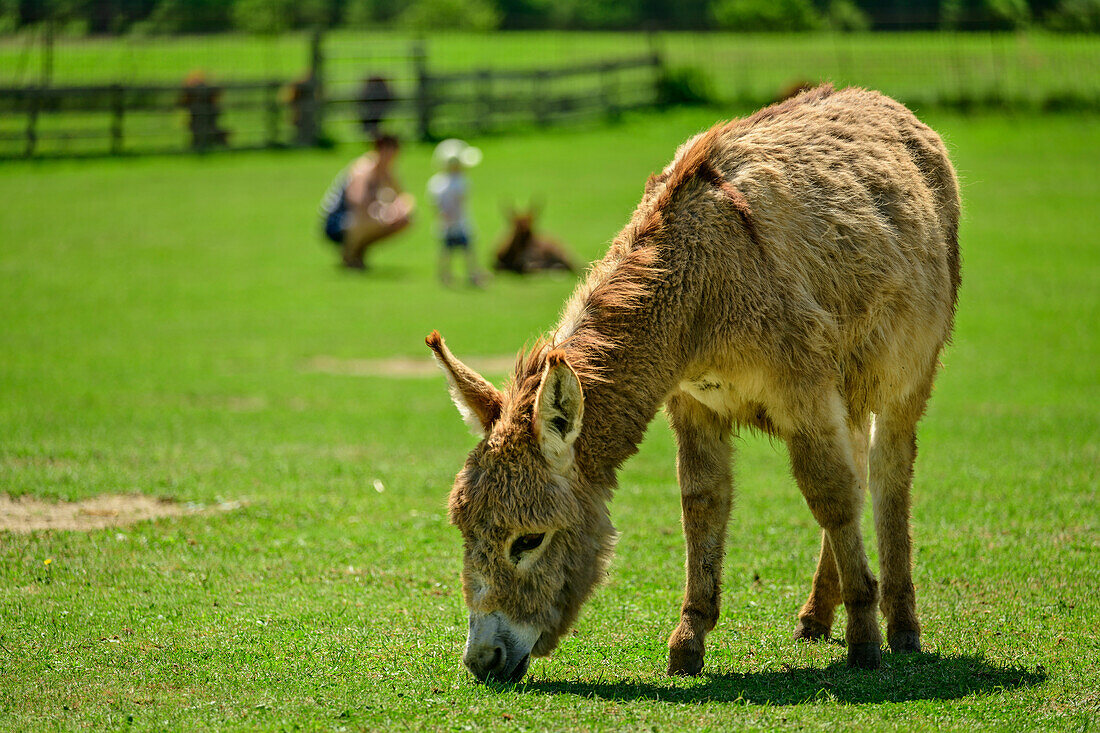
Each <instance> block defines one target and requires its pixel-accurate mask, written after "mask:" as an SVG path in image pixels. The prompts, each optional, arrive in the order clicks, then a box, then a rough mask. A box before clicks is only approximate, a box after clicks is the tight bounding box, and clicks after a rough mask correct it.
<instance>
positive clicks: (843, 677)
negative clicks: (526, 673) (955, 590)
mask: <svg viewBox="0 0 1100 733" xmlns="http://www.w3.org/2000/svg"><path fill="white" fill-rule="evenodd" d="M882 661H883V663H882V667H881V668H880V669H878V670H876V671H873V672H865V671H859V670H852V669H849V668H848V666H847V665H846V664H845V663H844V662H843V661H838V662H836V663H834V664H831V665H829V666H828V667H797V668H792V667H788V666H786V665H784V668H783V669H782V670H780V671H770V672H747V673H744V672H727V671H721V670H719V671H715V672H710V673H708V672H705V671H704V672H703V673H702V674H701V675H700V677H699V682H700V684H695V685H692V686H681V685H678V684H676V683H672V682H670V683H669V684H655V683H652V682H635V681H622V682H601V681H596V682H559V681H542V680H534V681H531V682H528V683H527V684H526V685H524V686H523V687H524V688H525V689H526V691H527V692H535V693H542V694H548V695H560V694H569V695H578V696H580V697H589V698H602V699H606V700H618V701H625V700H654V701H662V702H670V703H713V702H729V703H742V704H746V705H798V704H800V703H806V702H813V701H815V700H822V701H836V702H841V703H849V704H851V703H882V702H906V701H910V700H955V699H958V698H962V697H966V696H968V695H986V694H992V693H995V692H1004V691H1006V690H1011V689H1014V688H1017V687H1031V686H1034V685H1038V684H1040V683H1042V682H1043V681H1045V680H1046V678H1047V674H1046V671H1045V670H1044V669H1043V667H1042V666H1041V665H1038V666H1036V667H1035V668H1033V669H1029V668H1025V667H1013V666H1003V665H998V664H993V663H991V662H989V661H988V660H986V659H984V658H983V657H981V656H970V655H958V656H947V655H941V654H912V655H907V656H905V657H899V656H897V655H893V654H887V655H883V660H882Z"/></svg>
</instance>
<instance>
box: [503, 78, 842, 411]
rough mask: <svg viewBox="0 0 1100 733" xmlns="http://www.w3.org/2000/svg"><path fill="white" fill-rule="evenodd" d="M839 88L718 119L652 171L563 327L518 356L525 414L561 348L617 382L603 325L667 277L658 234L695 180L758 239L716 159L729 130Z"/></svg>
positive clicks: (587, 381)
mask: <svg viewBox="0 0 1100 733" xmlns="http://www.w3.org/2000/svg"><path fill="white" fill-rule="evenodd" d="M833 93H834V89H833V87H832V85H830V84H823V85H821V86H819V87H816V88H814V89H811V90H808V91H805V92H803V93H801V94H799V95H797V96H795V97H791V98H790V99H787V100H784V101H782V102H779V103H777V104H773V105H771V106H770V107H765V108H764V109H762V110H760V111H758V112H756V113H755V114H753V115H751V116H750V117H746V118H744V119H734V120H729V121H727V122H723V123H719V124H717V125H714V126H713V127H711V128H710V129H709V130H707V131H706V132H704V133H703V134H702V135H700V136H699V137H698V138H696V140H695V141H694V142H693V143H692V144H691V146H690V147H688V148H687V149H686V150H685V151H684V152H683V154H682V155H680V156H679V157H678V158H677V160H676V161H675V162H674V164H673V166H672V168H671V169H669V170H667V171H665V172H663V173H661V174H657V175H652V176H650V178H649V181H648V182H647V183H646V192H645V195H644V196H643V197H642V201H641V203H640V204H639V205H638V208H637V209H636V210H635V212H634V215H633V216H632V217H631V219H630V222H629V223H628V224H627V225H626V227H624V228H623V230H622V231H621V232H620V233H619V235H618V236H617V237H616V238H615V240H614V241H613V242H612V244H611V247H610V248H609V250H608V253H607V255H606V256H605V257H604V258H603V259H602V260H600V261H598V262H596V263H594V264H593V265H592V266H591V267H590V269H589V272H588V276H587V278H586V279H585V282H584V283H582V284H581V285H580V286H579V287H578V288H577V290H576V292H574V294H573V297H571V298H570V299H569V302H568V303H567V304H566V306H565V309H564V311H563V313H562V317H561V320H560V321H559V323H558V327H557V329H556V330H555V331H554V332H553V333H552V334H550V335H549V336H546V337H542V338H540V339H538V340H536V341H535V342H534V343H533V344H532V345H531V346H530V347H528V348H525V349H524V350H522V351H520V353H519V355H518V356H517V358H516V365H515V369H514V371H513V376H512V379H511V381H510V382H509V385H508V387H507V392H508V394H509V397H510V401H511V403H512V405H513V409H514V410H515V411H516V412H518V413H520V414H523V413H524V412H526V408H527V407H528V404H530V405H534V401H535V394H536V393H537V392H538V388H539V383H540V380H541V378H542V374H543V371H544V370H545V369H546V365H547V363H548V361H549V360H550V354H551V353H553V352H554V351H556V350H559V349H561V350H564V351H565V352H566V354H567V358H568V363H569V365H570V366H572V367H573V370H574V371H575V372H576V373H577V376H578V377H579V378H580V380H581V383H582V384H584V385H594V384H600V383H605V382H607V381H609V377H608V376H607V375H605V374H604V373H603V370H602V368H601V364H602V363H603V362H604V361H605V359H604V357H605V356H606V355H607V353H608V352H609V351H611V350H613V349H615V348H616V347H617V346H618V345H619V343H618V341H617V340H616V339H615V338H614V337H613V336H610V335H608V334H607V333H606V332H605V331H604V330H602V329H601V327H600V326H601V324H603V325H606V324H607V323H608V322H609V321H612V322H613V321H614V315H615V314H616V313H618V314H626V313H629V312H630V311H632V310H634V309H635V308H636V307H637V306H638V304H639V303H640V302H641V300H642V299H643V297H644V296H645V295H646V294H647V293H649V292H650V291H651V289H652V287H653V285H654V284H655V283H657V282H659V280H660V278H661V275H662V270H661V268H659V267H657V265H656V263H657V261H658V259H659V252H658V244H657V242H658V235H659V234H661V233H662V232H663V231H664V230H665V228H666V220H667V219H668V214H669V212H671V211H673V210H674V206H675V202H676V200H677V199H678V198H679V197H680V194H681V193H683V192H685V191H686V190H688V189H689V188H690V186H689V184H690V183H691V182H692V181H698V182H701V183H702V184H703V185H704V186H706V187H707V188H708V189H710V190H716V191H718V192H720V194H721V196H722V198H723V199H724V200H725V201H726V202H727V204H728V205H729V206H730V207H731V209H732V211H733V213H734V214H735V215H736V216H737V218H738V219H739V220H740V222H741V224H742V226H743V227H744V229H745V231H746V233H747V235H748V237H749V239H750V240H752V241H754V242H757V241H758V239H757V233H756V227H755V225H754V223H753V218H752V211H751V209H750V208H749V203H748V200H747V199H746V198H745V196H744V194H743V193H741V191H740V190H738V189H737V187H736V186H734V185H733V184H732V183H730V182H729V181H728V180H726V177H725V176H724V175H723V174H722V173H721V171H719V169H718V167H717V166H716V164H715V162H714V161H715V158H716V155H715V153H716V151H717V148H718V145H719V143H720V142H721V141H722V140H723V138H726V137H727V136H736V135H739V134H743V133H745V132H747V131H748V130H750V129H751V128H753V127H754V126H756V125H757V124H759V123H761V122H764V121H767V120H770V119H773V118H775V117H778V116H780V115H783V114H785V113H788V112H792V111H794V110H795V109H796V108H798V107H801V106H803V105H809V104H813V103H816V102H818V101H820V100H823V99H825V98H827V97H829V96H831V95H832V94H833ZM609 316H610V318H608V317H609Z"/></svg>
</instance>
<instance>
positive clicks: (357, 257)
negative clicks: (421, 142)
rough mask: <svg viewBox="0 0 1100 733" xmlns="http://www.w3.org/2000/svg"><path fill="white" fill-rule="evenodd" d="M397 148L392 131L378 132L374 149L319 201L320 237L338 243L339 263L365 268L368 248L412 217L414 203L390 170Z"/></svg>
mask: <svg viewBox="0 0 1100 733" xmlns="http://www.w3.org/2000/svg"><path fill="white" fill-rule="evenodd" d="M400 150H401V144H400V142H399V141H398V139H397V138H396V137H394V136H393V135H380V136H378V137H377V138H376V139H375V141H374V150H373V151H372V152H369V153H366V154H364V155H361V156H359V157H358V158H356V159H355V160H353V161H352V162H351V163H350V164H349V165H348V166H347V167H346V168H345V169H344V170H343V171H341V173H340V175H339V176H337V177H336V180H335V181H333V184H332V186H330V187H329V190H328V192H327V193H326V194H325V197H324V199H322V201H321V215H322V218H323V220H324V233H325V236H326V237H328V239H329V240H331V241H332V242H333V243H334V244H337V245H339V246H340V250H341V263H342V264H343V266H344V267H347V268H350V269H353V270H363V269H366V266H367V265H366V260H365V254H366V252H367V250H368V249H369V248H370V247H371V246H372V245H374V244H377V243H378V242H380V241H382V240H383V239H386V238H387V237H390V236H392V235H394V234H396V233H397V232H399V231H401V230H402V229H404V228H405V227H407V226H408V225H409V223H410V221H411V217H412V212H413V208H414V206H415V201H414V200H413V197H412V196H411V195H409V194H407V193H405V192H404V189H403V188H402V187H401V183H400V182H399V181H398V179H397V176H396V175H395V172H394V169H395V166H396V164H395V161H396V159H397V156H398V154H399V152H400Z"/></svg>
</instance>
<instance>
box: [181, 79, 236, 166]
mask: <svg viewBox="0 0 1100 733" xmlns="http://www.w3.org/2000/svg"><path fill="white" fill-rule="evenodd" d="M221 98H222V89H221V87H219V86H214V85H211V84H210V83H208V82H207V79H206V74H205V73H203V72H202V71H192V72H191V73H190V74H188V75H187V77H186V78H185V79H184V80H183V91H182V92H181V93H180V98H179V105H180V106H181V107H183V108H184V109H186V110H187V115H188V117H187V127H188V129H189V130H190V131H191V148H192V149H193V150H207V149H209V148H212V147H215V146H217V147H225V146H227V145H228V144H229V131H228V130H226V129H224V128H222V127H221V125H220V124H219V122H218V121H219V118H220V117H221V114H222V110H221Z"/></svg>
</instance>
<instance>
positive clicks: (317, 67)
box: [298, 27, 325, 145]
mask: <svg viewBox="0 0 1100 733" xmlns="http://www.w3.org/2000/svg"><path fill="white" fill-rule="evenodd" d="M304 92H305V99H303V100H302V101H303V102H304V104H303V105H302V108H301V110H300V114H301V115H302V117H301V120H300V130H299V138H298V139H299V141H308V143H307V144H309V145H320V144H321V138H322V137H323V135H324V129H325V54H324V32H323V31H322V30H321V28H320V27H318V28H317V29H316V30H314V31H313V36H312V37H311V38H310V42H309V79H308V80H307V82H306V85H305V89H304Z"/></svg>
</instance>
